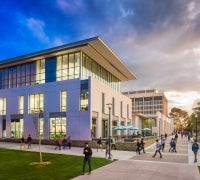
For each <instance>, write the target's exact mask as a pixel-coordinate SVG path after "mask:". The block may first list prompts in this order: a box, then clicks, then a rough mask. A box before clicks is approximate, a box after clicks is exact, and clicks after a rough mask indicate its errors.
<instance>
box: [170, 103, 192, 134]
mask: <svg viewBox="0 0 200 180" xmlns="http://www.w3.org/2000/svg"><path fill="white" fill-rule="evenodd" d="M169 115H170V116H171V117H172V118H173V119H174V126H175V131H182V130H185V129H186V128H187V124H188V121H189V119H190V117H189V115H188V112H187V111H185V110H182V109H180V108H176V107H173V108H172V109H171V112H170V113H169Z"/></svg>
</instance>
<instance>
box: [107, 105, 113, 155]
mask: <svg viewBox="0 0 200 180" xmlns="http://www.w3.org/2000/svg"><path fill="white" fill-rule="evenodd" d="M106 105H107V106H108V109H109V119H108V159H111V156H110V155H111V153H110V150H111V149H110V148H111V147H110V142H111V139H110V134H111V133H110V129H111V123H110V121H111V108H112V104H111V103H108V104H106Z"/></svg>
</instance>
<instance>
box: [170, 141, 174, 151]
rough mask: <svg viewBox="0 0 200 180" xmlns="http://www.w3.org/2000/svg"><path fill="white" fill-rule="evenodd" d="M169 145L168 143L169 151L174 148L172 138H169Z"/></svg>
mask: <svg viewBox="0 0 200 180" xmlns="http://www.w3.org/2000/svg"><path fill="white" fill-rule="evenodd" d="M169 145H170V148H169V152H171V150H172V149H173V148H174V138H172V139H171V141H170V143H169Z"/></svg>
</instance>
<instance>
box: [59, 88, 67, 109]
mask: <svg viewBox="0 0 200 180" xmlns="http://www.w3.org/2000/svg"><path fill="white" fill-rule="evenodd" d="M60 111H61V112H66V111H67V91H61V92H60Z"/></svg>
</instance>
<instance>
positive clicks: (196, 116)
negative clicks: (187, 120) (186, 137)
mask: <svg viewBox="0 0 200 180" xmlns="http://www.w3.org/2000/svg"><path fill="white" fill-rule="evenodd" d="M197 118H198V115H197V114H195V120H196V141H197Z"/></svg>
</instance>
